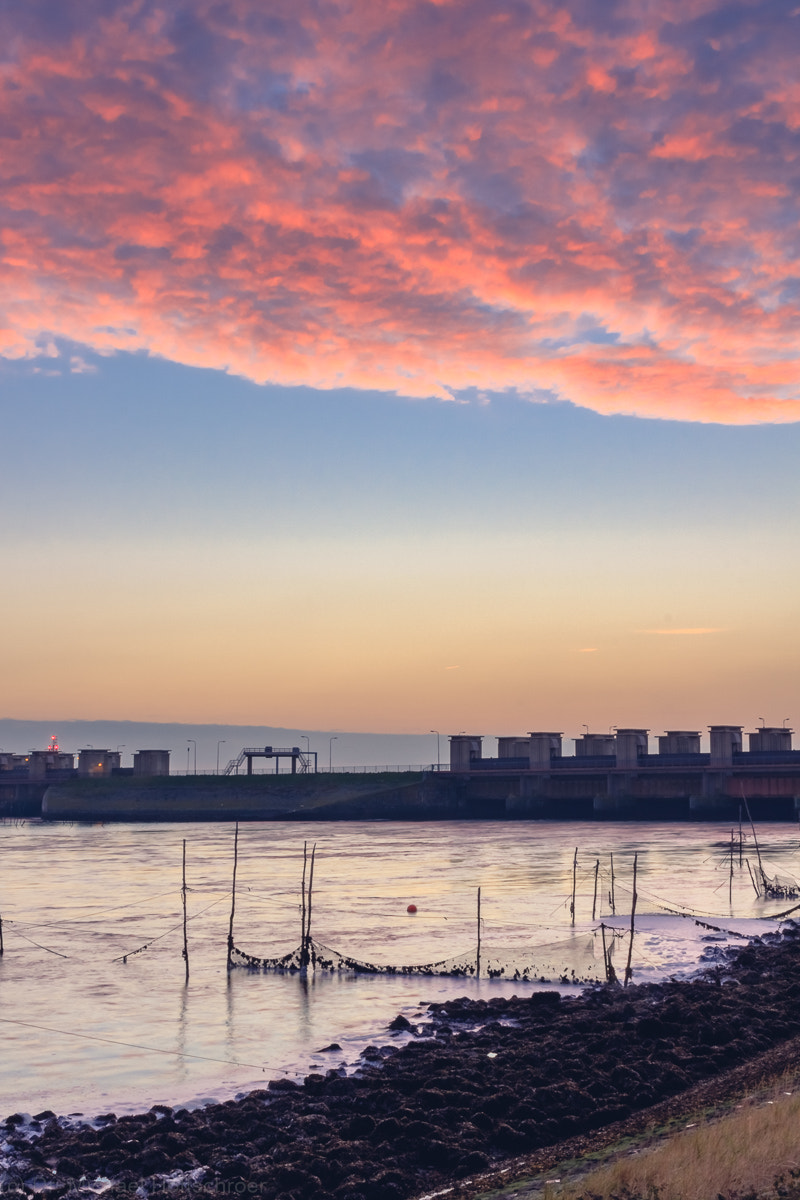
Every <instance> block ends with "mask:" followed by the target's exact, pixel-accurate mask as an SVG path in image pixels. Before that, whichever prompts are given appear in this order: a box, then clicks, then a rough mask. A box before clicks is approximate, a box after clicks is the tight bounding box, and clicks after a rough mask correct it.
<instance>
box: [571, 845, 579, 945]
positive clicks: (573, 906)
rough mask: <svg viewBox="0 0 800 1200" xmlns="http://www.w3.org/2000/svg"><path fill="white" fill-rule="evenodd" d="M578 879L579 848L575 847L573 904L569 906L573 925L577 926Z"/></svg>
mask: <svg viewBox="0 0 800 1200" xmlns="http://www.w3.org/2000/svg"><path fill="white" fill-rule="evenodd" d="M577 877H578V847H577V846H576V847H575V857H574V858H573V860H572V903H571V904H570V906H569V911H570V915H571V917H572V924H573V925H574V924H575V887H576V884H577Z"/></svg>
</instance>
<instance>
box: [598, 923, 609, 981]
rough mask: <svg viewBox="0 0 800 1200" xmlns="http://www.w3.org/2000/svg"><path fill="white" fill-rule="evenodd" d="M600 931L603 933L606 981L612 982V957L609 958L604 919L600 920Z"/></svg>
mask: <svg viewBox="0 0 800 1200" xmlns="http://www.w3.org/2000/svg"><path fill="white" fill-rule="evenodd" d="M600 932H601V933H602V935H603V968H604V970H605V973H606V983H610V982H611V959H610V958H609V956H608V951H607V950H606V927H605V925H604V924H603V922H602V921H601V922H600Z"/></svg>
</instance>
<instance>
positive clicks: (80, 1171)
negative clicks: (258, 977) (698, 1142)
mask: <svg viewBox="0 0 800 1200" xmlns="http://www.w3.org/2000/svg"><path fill="white" fill-rule="evenodd" d="M392 1024H393V1026H394V1028H395V1029H398V1028H407V1027H408V1025H409V1023H408V1022H407V1021H406V1019H405V1018H402V1017H398V1018H397V1020H396V1021H395V1022H393V1023H392ZM390 1028H391V1027H390ZM798 1036H800V930H798V928H797V927H796V926H793V925H792V926H788V927H787V928H786V929H785V931H784V932H783V934H781V935H773V936H770V937H767V938H764V939H762V940H760V941H756V942H755V943H753V944H750V945H748V946H747V947H745V948H744V949H742V950H738V951H736V952H725V953H724V954H723V955H721V956H720V958H719V960H718V962H717V963H716V964H715V965H714V966H713V967H711V968H709V969H708V970H707V971H705V972H704V974H703V975H702V976H700V977H698V978H696V979H693V980H690V981H673V982H668V983H663V984H646V985H639V986H635V985H632V986H630V987H628V988H620V987H618V986H603V987H598V988H595V989H593V990H591V991H589V992H587V993H584V995H582V996H580V997H576V998H569V999H562V998H561V997H560V996H559V995H558V994H557V993H554V992H538V993H534V994H532V995H531V996H527V997H524V998H516V997H512V998H496V999H492V1000H490V1001H482V1000H477V1001H471V1000H466V999H461V1000H454V1001H449V1002H447V1003H444V1004H434V1005H431V1006H429V1009H428V1013H427V1020H426V1022H425V1024H424V1025H423V1026H422V1027H421V1028H420V1029H419V1030H418V1031H416V1036H414V1037H413V1039H412V1040H411V1041H410V1042H409V1043H408V1044H407V1045H405V1046H403V1047H400V1048H398V1047H397V1046H395V1045H391V1044H387V1045H385V1046H381V1047H370V1048H368V1049H367V1050H366V1051H365V1052H364V1055H363V1056H362V1060H361V1065H360V1068H359V1070H358V1071H357V1072H356V1073H355V1074H353V1075H350V1076H346V1075H344V1074H342V1073H341V1072H340V1071H335V1070H331V1071H328V1072H327V1074H325V1075H323V1074H312V1075H309V1076H307V1077H306V1079H305V1081H304V1083H303V1084H301V1085H297V1084H294V1083H292V1082H290V1081H287V1080H282V1081H280V1080H279V1081H274V1082H272V1083H270V1084H269V1086H268V1087H267V1088H266V1089H265V1090H263V1091H255V1092H252V1093H250V1094H249V1095H248V1096H247V1097H246V1098H244V1099H242V1100H238V1101H228V1102H226V1103H222V1104H214V1105H210V1106H208V1107H206V1108H203V1109H197V1110H194V1111H187V1110H184V1109H175V1110H172V1109H170V1108H166V1107H163V1106H155V1107H154V1108H153V1109H151V1110H150V1111H149V1112H148V1113H144V1114H141V1115H136V1116H123V1117H119V1118H117V1117H115V1116H114V1115H113V1114H106V1115H105V1116H103V1117H101V1118H98V1119H96V1120H95V1121H94V1122H93V1124H92V1126H87V1125H85V1126H81V1127H78V1128H75V1127H74V1126H71V1125H69V1124H68V1123H67V1122H65V1121H63V1120H59V1119H57V1118H56V1117H55V1115H54V1114H53V1113H49V1112H45V1113H39V1114H37V1116H36V1118H34V1119H33V1120H32V1121H31V1120H28V1119H26V1118H25V1117H24V1115H22V1114H14V1115H12V1116H11V1117H9V1118H8V1119H7V1120H6V1121H5V1127H4V1131H3V1132H0V1161H2V1163H3V1164H4V1167H3V1170H2V1172H0V1189H1V1190H2V1191H3V1193H4V1195H5V1196H6V1197H10V1198H12V1200H23V1197H30V1196H32V1195H37V1194H38V1195H46V1196H48V1197H52V1200H61V1197H66V1198H67V1200H72V1198H76V1200H77V1197H79V1196H80V1197H82V1198H88V1197H89V1196H92V1197H94V1196H96V1195H97V1193H98V1191H100V1190H101V1189H102V1194H103V1196H104V1197H106V1198H107V1200H122V1198H123V1197H130V1196H131V1195H134V1194H137V1193H138V1194H139V1195H142V1196H144V1195H148V1196H154V1195H161V1194H163V1195H169V1196H171V1197H174V1200H182V1198H183V1197H186V1198H187V1200H188V1197H190V1196H191V1197H194V1198H198V1200H205V1198H206V1197H208V1198H209V1200H210V1198H211V1197H212V1196H219V1195H220V1194H223V1195H226V1196H239V1195H242V1196H258V1197H263V1198H264V1200H279V1198H280V1200H312V1198H313V1200H333V1198H335V1200H404V1198H410V1197H416V1196H421V1195H423V1194H425V1193H431V1192H437V1191H440V1190H441V1189H444V1188H454V1189H455V1190H456V1192H457V1193H459V1194H462V1195H464V1194H468V1193H469V1192H470V1191H475V1190H476V1187H477V1186H478V1184H479V1181H480V1180H481V1179H482V1178H483V1179H487V1178H489V1177H491V1175H492V1174H493V1173H495V1172H497V1171H499V1170H501V1169H503V1167H504V1166H506V1165H508V1164H510V1163H511V1162H512V1161H513V1162H517V1163H519V1162H520V1161H522V1160H526V1159H529V1160H530V1161H532V1162H533V1161H536V1160H537V1159H541V1161H543V1162H544V1161H547V1160H548V1159H551V1158H552V1151H549V1150H548V1148H552V1147H555V1146H558V1145H560V1144H561V1143H564V1142H565V1141H568V1140H571V1142H572V1144H574V1145H576V1146H579V1145H581V1144H586V1143H587V1139H588V1140H591V1139H592V1138H596V1137H597V1136H598V1135H599V1134H600V1133H601V1132H602V1131H604V1130H612V1129H614V1128H615V1127H617V1126H618V1125H619V1123H620V1122H623V1123H624V1122H626V1121H630V1120H631V1118H633V1117H634V1116H635V1115H636V1114H641V1113H643V1112H644V1111H645V1110H649V1109H651V1108H652V1106H663V1105H665V1104H667V1105H669V1103H670V1102H671V1101H673V1100H676V1101H677V1099H678V1098H680V1097H682V1096H684V1095H685V1094H686V1093H687V1091H688V1090H689V1089H692V1088H693V1087H696V1086H697V1085H702V1084H710V1085H712V1091H713V1081H714V1080H722V1079H723V1078H724V1077H725V1075H726V1073H730V1072H731V1071H732V1070H733V1069H740V1070H741V1068H742V1065H743V1064H747V1063H752V1062H753V1061H754V1060H757V1059H758V1058H759V1056H762V1055H764V1053H765V1052H766V1051H773V1050H774V1049H775V1048H776V1047H780V1046H781V1045H783V1044H785V1043H787V1042H788V1041H789V1039H791V1038H795V1037H798ZM0 1129H2V1127H1V1126H0ZM508 1178H509V1176H508V1175H506V1179H508ZM140 1189H141V1190H140Z"/></svg>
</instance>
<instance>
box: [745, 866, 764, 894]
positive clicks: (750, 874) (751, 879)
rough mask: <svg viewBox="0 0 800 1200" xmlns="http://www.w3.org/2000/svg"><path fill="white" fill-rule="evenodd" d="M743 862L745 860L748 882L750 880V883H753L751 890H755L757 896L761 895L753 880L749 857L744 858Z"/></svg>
mask: <svg viewBox="0 0 800 1200" xmlns="http://www.w3.org/2000/svg"><path fill="white" fill-rule="evenodd" d="M744 862H745V866H746V867H747V871H748V874H749V876H750V882H751V883H752V885H753V891H754V892H755V894H756V895H757V896H760V895H761V892H760V891H759V890H758V884H757V883H756V881H755V877H754V875H753V872H752V869H751V867H750V859H749V858H746V859H745V860H744Z"/></svg>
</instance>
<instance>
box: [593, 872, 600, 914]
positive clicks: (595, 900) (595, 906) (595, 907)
mask: <svg viewBox="0 0 800 1200" xmlns="http://www.w3.org/2000/svg"><path fill="white" fill-rule="evenodd" d="M599 873H600V859H599V858H598V860H597V862H596V863H595V864H594V897H593V898H592V920H594V918H595V914H596V912H597V876H598V875H599Z"/></svg>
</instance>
